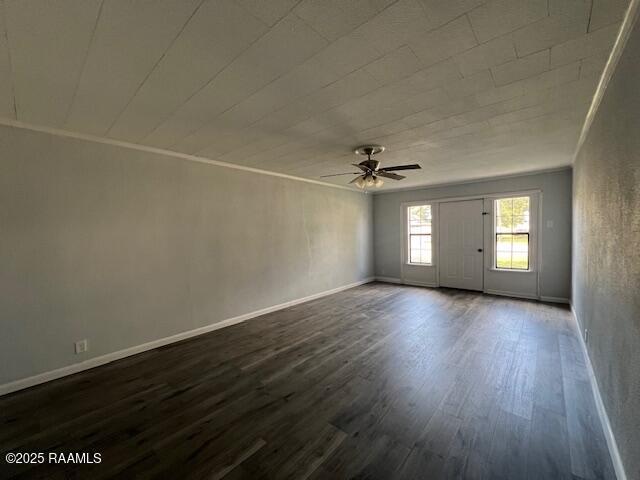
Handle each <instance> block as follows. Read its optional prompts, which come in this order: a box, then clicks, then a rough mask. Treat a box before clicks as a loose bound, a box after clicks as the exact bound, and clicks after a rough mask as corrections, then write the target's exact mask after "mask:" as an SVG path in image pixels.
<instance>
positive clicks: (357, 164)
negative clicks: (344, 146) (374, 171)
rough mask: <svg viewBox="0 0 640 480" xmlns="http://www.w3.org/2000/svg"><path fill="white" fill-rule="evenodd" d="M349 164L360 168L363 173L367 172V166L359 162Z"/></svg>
mask: <svg viewBox="0 0 640 480" xmlns="http://www.w3.org/2000/svg"><path fill="white" fill-rule="evenodd" d="M351 165H353V166H354V167H358V168H359V169H360V170H362V171H363V172H364V173H367V172H368V171H369V168H368V167H366V166H364V165H360V164H359V163H352V164H351Z"/></svg>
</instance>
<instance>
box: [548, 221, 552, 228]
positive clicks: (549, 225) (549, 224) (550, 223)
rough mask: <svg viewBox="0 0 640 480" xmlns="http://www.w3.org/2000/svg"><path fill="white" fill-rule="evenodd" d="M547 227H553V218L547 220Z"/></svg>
mask: <svg viewBox="0 0 640 480" xmlns="http://www.w3.org/2000/svg"><path fill="white" fill-rule="evenodd" d="M547 228H553V220H547Z"/></svg>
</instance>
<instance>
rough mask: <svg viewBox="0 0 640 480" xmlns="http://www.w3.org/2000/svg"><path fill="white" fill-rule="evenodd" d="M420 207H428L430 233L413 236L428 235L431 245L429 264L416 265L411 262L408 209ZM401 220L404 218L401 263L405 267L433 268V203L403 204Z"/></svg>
mask: <svg viewBox="0 0 640 480" xmlns="http://www.w3.org/2000/svg"><path fill="white" fill-rule="evenodd" d="M421 206H425V207H429V210H430V212H431V233H430V234H426V233H425V234H415V235H428V236H429V237H431V238H430V243H431V262H429V263H416V262H412V261H411V232H410V230H409V228H410V224H409V209H410V208H411V207H421ZM403 218H404V222H403V227H404V232H403V235H404V240H403V244H404V253H403V257H404V258H403V262H404V264H405V265H411V266H413V267H434V266H435V264H436V262H435V257H436V253H435V222H436V213H435V208H434V204H433V202H411V203H405V204H403Z"/></svg>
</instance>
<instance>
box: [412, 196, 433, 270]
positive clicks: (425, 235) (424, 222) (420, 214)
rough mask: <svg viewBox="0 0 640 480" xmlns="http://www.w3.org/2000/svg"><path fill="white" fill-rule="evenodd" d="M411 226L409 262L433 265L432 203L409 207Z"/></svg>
mask: <svg viewBox="0 0 640 480" xmlns="http://www.w3.org/2000/svg"><path fill="white" fill-rule="evenodd" d="M407 214H408V221H407V224H408V226H409V232H408V233H409V263H416V264H422V265H431V220H432V218H431V205H416V206H412V207H409V208H408V209H407Z"/></svg>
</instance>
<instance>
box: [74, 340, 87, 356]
mask: <svg viewBox="0 0 640 480" xmlns="http://www.w3.org/2000/svg"><path fill="white" fill-rule="evenodd" d="M75 345H76V355H77V354H79V353H84V352H86V351H87V350H89V341H88V340H87V339H86V338H85V339H84V340H78V341H77V342H76V344H75Z"/></svg>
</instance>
